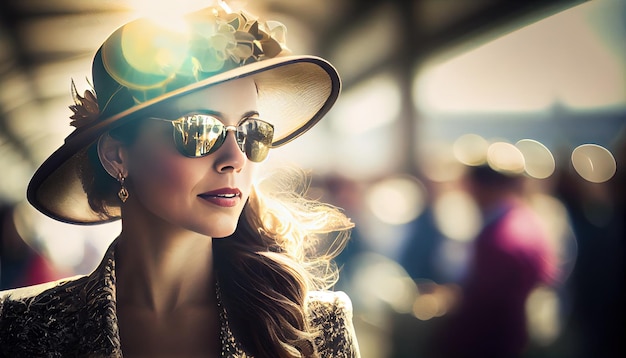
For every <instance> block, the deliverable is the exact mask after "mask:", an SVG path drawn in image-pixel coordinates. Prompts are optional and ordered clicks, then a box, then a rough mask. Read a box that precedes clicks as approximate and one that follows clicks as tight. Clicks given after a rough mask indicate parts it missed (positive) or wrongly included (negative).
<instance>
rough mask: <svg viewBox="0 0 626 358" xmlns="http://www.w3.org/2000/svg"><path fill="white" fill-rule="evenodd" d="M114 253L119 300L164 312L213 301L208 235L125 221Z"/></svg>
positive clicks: (213, 292)
mask: <svg viewBox="0 0 626 358" xmlns="http://www.w3.org/2000/svg"><path fill="white" fill-rule="evenodd" d="M115 255H116V278H117V282H116V289H117V301H118V303H120V304H124V305H128V306H133V307H138V308H145V309H148V310H150V311H153V312H154V313H156V314H166V313H168V312H173V311H174V310H177V309H180V308H189V307H194V306H199V305H206V304H208V303H213V302H214V301H215V277H214V271H213V252H212V239H211V238H210V237H207V236H204V235H200V234H197V233H194V232H189V231H182V230H174V231H172V230H170V231H168V230H164V229H163V228H155V227H149V228H146V227H142V228H141V229H138V228H134V227H132V226H130V225H124V223H123V224H122V233H121V234H120V237H119V239H118V242H117V247H116V252H115Z"/></svg>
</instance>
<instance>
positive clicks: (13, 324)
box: [0, 276, 85, 356]
mask: <svg viewBox="0 0 626 358" xmlns="http://www.w3.org/2000/svg"><path fill="white" fill-rule="evenodd" d="M84 282H85V276H77V277H72V278H68V279H63V280H59V281H54V282H49V283H45V284H40V285H35V286H28V287H23V288H18V289H13V290H7V291H2V292H0V347H1V348H0V355H2V354H6V355H8V356H11V355H13V354H15V355H24V354H33V355H38V354H41V353H42V352H53V351H55V349H54V347H57V346H59V345H63V344H64V343H65V342H67V340H68V338H70V337H71V332H74V331H76V332H74V333H78V327H79V320H80V319H81V318H80V317H82V316H83V315H81V314H78V313H79V311H81V310H82V306H84V303H83V302H84V300H83V299H81V295H80V294H76V292H80V291H81V288H82V286H83V285H84ZM73 328H76V329H73ZM17 349H19V352H18V351H16V350H17Z"/></svg>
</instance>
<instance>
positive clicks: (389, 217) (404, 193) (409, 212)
mask: <svg viewBox="0 0 626 358" xmlns="http://www.w3.org/2000/svg"><path fill="white" fill-rule="evenodd" d="M366 201H367V204H368V207H369V208H370V210H371V211H372V213H374V215H375V216H376V217H377V218H378V219H379V220H381V221H382V222H384V223H387V224H392V225H400V224H406V223H408V222H409V221H411V220H413V219H415V218H416V217H417V216H418V215H419V214H420V213H421V212H422V210H423V209H424V205H425V192H424V188H423V187H422V185H421V183H420V182H419V181H418V180H417V179H415V178H413V177H409V176H394V177H389V178H386V179H384V180H381V181H379V182H378V183H376V184H374V185H372V187H370V188H369V190H368V192H367V193H366Z"/></svg>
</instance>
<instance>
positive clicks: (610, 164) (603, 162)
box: [572, 144, 617, 183]
mask: <svg viewBox="0 0 626 358" xmlns="http://www.w3.org/2000/svg"><path fill="white" fill-rule="evenodd" d="M572 165H573V166H574V169H575V170H576V172H577V173H578V174H579V175H580V176H581V177H583V178H584V179H585V180H588V181H590V182H592V183H603V182H605V181H607V180H609V179H611V178H612V177H613V175H615V171H616V170H617V164H616V163H615V158H614V157H613V154H611V152H610V151H609V150H608V149H606V148H604V147H602V146H600V145H597V144H583V145H580V146H578V147H576V149H574V151H573V152H572Z"/></svg>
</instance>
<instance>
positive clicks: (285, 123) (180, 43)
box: [27, 7, 341, 224]
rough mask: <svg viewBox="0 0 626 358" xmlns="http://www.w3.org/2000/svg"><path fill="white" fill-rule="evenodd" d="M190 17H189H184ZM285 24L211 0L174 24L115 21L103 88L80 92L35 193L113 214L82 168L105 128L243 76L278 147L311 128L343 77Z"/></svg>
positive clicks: (55, 213) (71, 211)
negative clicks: (301, 48)
mask: <svg viewBox="0 0 626 358" xmlns="http://www.w3.org/2000/svg"><path fill="white" fill-rule="evenodd" d="M180 20H182V21H180ZM284 37H285V28H284V26H283V25H282V24H280V23H278V22H275V21H272V22H270V21H267V22H261V21H259V20H258V19H257V18H255V17H254V16H252V15H250V14H248V13H246V12H245V11H239V12H230V11H227V10H225V9H223V8H221V7H210V8H205V9H202V10H199V11H196V12H193V13H190V14H187V15H186V16H184V17H183V18H182V19H178V20H174V19H172V20H171V21H168V22H167V23H166V24H162V23H157V22H155V21H153V20H149V19H138V20H134V21H132V22H130V23H128V24H126V25H124V26H122V27H120V28H119V29H118V30H116V31H115V32H114V33H113V34H112V35H111V36H110V37H109V38H108V39H107V40H106V41H105V42H104V44H103V45H102V46H101V47H100V48H99V49H98V51H97V53H96V55H95V56H94V59H93V67H92V78H93V89H94V91H95V93H93V92H92V91H90V90H88V91H85V93H84V95H82V96H81V95H79V94H78V92H77V91H76V87H75V86H74V84H73V82H72V94H73V97H74V102H75V104H74V105H72V106H70V108H71V109H72V111H73V112H74V114H73V115H72V116H71V117H70V118H71V119H72V120H73V121H72V122H71V124H72V125H73V126H74V127H75V130H74V131H73V132H72V133H71V134H70V135H69V136H68V137H67V138H66V139H65V143H64V144H63V145H62V146H61V147H60V148H59V149H58V150H56V151H55V152H54V153H53V154H52V155H51V156H50V157H49V158H48V159H47V160H46V161H45V162H44V163H43V164H42V165H41V166H40V167H39V168H38V170H37V171H36V172H35V174H34V176H33V177H32V179H31V181H30V184H29V186H28V190H27V198H28V201H29V202H30V203H31V204H32V205H33V206H34V207H35V208H37V209H38V210H39V211H41V212H43V213H44V214H46V215H48V216H50V217H52V218H54V219H57V220H59V221H63V222H68V223H75V224H94V223H102V222H107V221H111V220H115V219H117V218H118V217H119V212H120V209H119V206H117V207H107V210H108V211H109V213H112V214H113V217H112V218H111V217H109V216H105V215H102V214H101V213H97V212H94V211H93V210H92V209H91V207H90V206H89V203H88V199H87V195H86V193H85V191H84V189H83V184H82V182H81V179H80V175H79V170H81V168H83V167H84V164H85V161H86V160H88V159H87V154H86V153H87V150H88V148H89V147H90V146H93V145H96V143H97V140H98V138H99V137H100V136H101V135H102V134H104V133H106V132H107V131H109V130H111V129H113V128H115V127H118V126H121V125H123V124H125V123H128V122H129V121H132V120H134V119H137V118H140V117H142V116H143V115H145V114H146V112H147V110H149V109H152V108H154V106H155V105H156V104H159V106H160V105H167V103H168V102H169V101H172V100H174V99H176V98H178V97H180V96H184V95H185V94H188V93H190V92H193V91H197V90H199V89H203V88H206V87H209V86H214V85H217V84H219V83H222V82H225V81H229V80H233V79H236V78H241V77H252V78H253V79H254V81H255V83H256V86H257V88H258V105H259V112H260V113H261V115H262V116H263V118H264V119H265V120H267V121H269V122H271V123H272V124H273V125H274V127H275V134H274V141H273V143H272V147H278V146H281V145H283V144H285V143H288V142H289V141H291V140H293V139H294V138H296V137H298V136H300V135H301V134H302V133H304V132H306V131H307V130H308V129H310V128H311V127H312V126H313V125H314V124H315V123H317V122H318V121H319V120H320V119H321V118H322V117H323V116H324V115H325V114H326V113H327V112H328V110H329V109H330V108H331V106H332V105H333V104H334V103H335V101H336V99H337V97H338V95H339V91H340V86H341V84H340V79H339V76H338V74H337V72H336V70H335V69H334V67H333V66H332V65H331V64H330V63H328V62H327V61H326V60H324V59H322V58H319V57H315V56H294V55H291V54H290V51H289V50H288V49H287V47H286V44H285V38H284Z"/></svg>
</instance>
